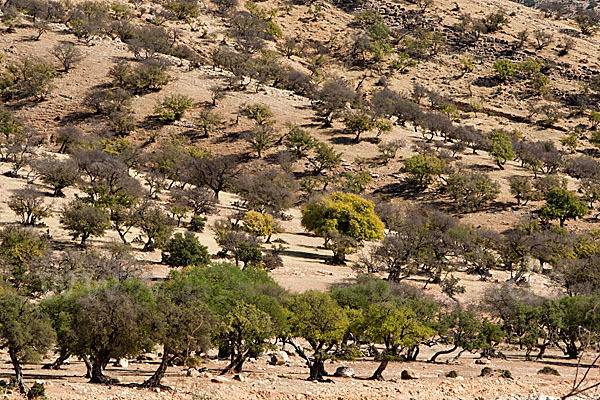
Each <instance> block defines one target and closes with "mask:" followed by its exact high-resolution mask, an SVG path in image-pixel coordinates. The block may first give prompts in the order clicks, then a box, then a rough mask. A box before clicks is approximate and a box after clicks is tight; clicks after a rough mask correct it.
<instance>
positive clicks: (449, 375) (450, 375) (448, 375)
mask: <svg viewBox="0 0 600 400" xmlns="http://www.w3.org/2000/svg"><path fill="white" fill-rule="evenodd" d="M457 377H458V372H456V371H455V370H452V371H448V372H446V378H457Z"/></svg>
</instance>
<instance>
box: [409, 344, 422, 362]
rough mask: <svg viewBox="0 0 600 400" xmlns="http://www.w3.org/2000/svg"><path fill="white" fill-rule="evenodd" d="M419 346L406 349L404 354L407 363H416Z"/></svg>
mask: <svg viewBox="0 0 600 400" xmlns="http://www.w3.org/2000/svg"><path fill="white" fill-rule="evenodd" d="M419 351H420V349H419V345H415V346H413V347H411V348H410V349H408V351H407V352H406V360H407V361H417V356H418V355H419Z"/></svg>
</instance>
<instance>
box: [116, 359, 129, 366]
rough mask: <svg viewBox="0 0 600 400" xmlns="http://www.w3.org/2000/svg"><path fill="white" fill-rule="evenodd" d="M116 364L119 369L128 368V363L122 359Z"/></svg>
mask: <svg viewBox="0 0 600 400" xmlns="http://www.w3.org/2000/svg"><path fill="white" fill-rule="evenodd" d="M117 364H118V366H119V367H121V368H129V361H127V360H126V359H124V358H121V359H120V360H119V362H118V363H117Z"/></svg>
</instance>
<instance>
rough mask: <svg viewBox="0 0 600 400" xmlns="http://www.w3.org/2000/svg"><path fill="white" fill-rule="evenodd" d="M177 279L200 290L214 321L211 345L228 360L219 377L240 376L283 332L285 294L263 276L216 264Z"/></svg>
mask: <svg viewBox="0 0 600 400" xmlns="http://www.w3.org/2000/svg"><path fill="white" fill-rule="evenodd" d="M176 276H179V275H176ZM179 277H180V278H181V279H183V278H184V277H185V279H186V281H189V282H190V283H189V284H190V285H192V284H193V285H200V286H201V287H202V292H198V293H202V295H201V298H202V299H203V300H204V301H205V302H206V304H207V305H208V306H209V308H210V310H211V311H212V312H213V315H214V316H215V318H216V320H217V326H216V329H215V330H214V331H213V335H212V341H213V343H214V344H215V345H217V346H218V347H219V354H220V355H221V356H224V357H229V360H230V362H229V364H228V365H227V366H226V367H225V368H224V369H223V370H222V373H228V372H232V371H235V372H240V371H241V370H242V368H243V364H244V362H245V361H246V359H247V358H248V357H253V356H256V355H258V354H260V353H261V352H262V351H263V350H264V349H265V348H266V347H267V346H268V344H269V339H271V338H272V337H276V336H279V335H281V334H283V332H284V331H287V329H286V313H285V310H284V308H283V306H282V302H283V301H284V299H285V296H286V294H285V291H284V290H283V289H282V288H281V287H280V286H279V285H278V284H277V283H276V282H275V281H274V280H273V279H272V278H270V277H269V276H268V274H267V272H265V271H262V270H257V269H253V268H248V269H244V270H241V269H240V268H238V267H236V266H235V265H231V264H216V265H211V266H209V267H207V268H192V269H190V270H187V271H183V272H181V276H179Z"/></svg>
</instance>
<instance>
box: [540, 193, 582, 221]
mask: <svg viewBox="0 0 600 400" xmlns="http://www.w3.org/2000/svg"><path fill="white" fill-rule="evenodd" d="M587 212H588V208H587V207H586V205H585V203H584V202H582V201H581V200H580V199H579V197H578V196H577V194H576V193H574V192H571V191H569V190H567V189H561V188H554V189H550V191H549V192H548V193H547V194H546V204H544V205H543V206H542V208H541V209H540V216H541V217H542V218H544V219H547V220H553V219H558V220H559V222H560V226H564V225H565V222H566V221H567V220H569V219H577V218H581V217H583V216H584V215H586V214H587Z"/></svg>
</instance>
